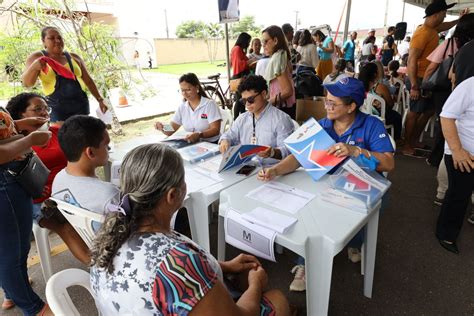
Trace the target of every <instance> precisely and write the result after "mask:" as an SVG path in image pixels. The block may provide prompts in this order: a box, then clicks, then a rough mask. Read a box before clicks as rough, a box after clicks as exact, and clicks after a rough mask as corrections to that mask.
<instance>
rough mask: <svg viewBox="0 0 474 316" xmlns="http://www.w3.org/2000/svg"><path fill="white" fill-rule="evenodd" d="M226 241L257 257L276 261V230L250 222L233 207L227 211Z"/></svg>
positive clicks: (225, 224)
mask: <svg viewBox="0 0 474 316" xmlns="http://www.w3.org/2000/svg"><path fill="white" fill-rule="evenodd" d="M224 230H225V241H226V242H227V243H228V244H231V245H232V246H234V247H236V248H239V249H241V250H244V251H247V252H249V253H251V254H253V255H255V256H257V257H260V258H264V259H267V260H271V261H273V262H275V261H276V260H275V252H274V246H273V245H274V243H275V237H276V232H274V231H272V230H270V229H267V228H265V227H262V226H260V225H255V224H252V223H249V222H248V221H246V220H244V219H242V216H241V215H240V214H239V213H238V212H236V211H235V210H233V209H229V210H228V211H227V214H226V217H225V223H224Z"/></svg>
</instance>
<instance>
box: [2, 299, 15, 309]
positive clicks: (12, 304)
mask: <svg viewBox="0 0 474 316" xmlns="http://www.w3.org/2000/svg"><path fill="white" fill-rule="evenodd" d="M13 307H15V302H13V301H12V300H9V299H8V298H5V299H3V303H2V309H3V310H8V309H12V308H13Z"/></svg>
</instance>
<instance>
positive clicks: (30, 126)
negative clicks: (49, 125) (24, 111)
mask: <svg viewBox="0 0 474 316" xmlns="http://www.w3.org/2000/svg"><path fill="white" fill-rule="evenodd" d="M46 122H48V119H46V118H44V117H39V116H38V117H28V118H24V119H21V120H16V121H15V123H16V126H17V128H18V132H20V131H27V132H28V133H31V132H33V131H36V130H37V129H38V128H40V127H41V126H43V125H44V124H45V123H46Z"/></svg>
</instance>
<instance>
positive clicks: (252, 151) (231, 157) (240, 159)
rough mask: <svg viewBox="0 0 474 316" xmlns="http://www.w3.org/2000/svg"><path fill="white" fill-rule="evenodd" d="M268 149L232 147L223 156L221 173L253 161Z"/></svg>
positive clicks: (245, 146) (246, 146)
mask: <svg viewBox="0 0 474 316" xmlns="http://www.w3.org/2000/svg"><path fill="white" fill-rule="evenodd" d="M266 149H268V146H260V145H237V146H233V147H231V148H230V149H229V150H228V151H227V152H225V153H224V154H223V155H222V162H221V165H220V166H219V172H221V171H225V170H228V169H230V168H233V167H235V166H239V165H241V164H244V163H246V162H248V161H249V160H251V159H252V157H254V156H255V155H256V154H257V153H259V152H261V151H264V150H266Z"/></svg>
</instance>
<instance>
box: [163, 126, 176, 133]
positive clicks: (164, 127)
mask: <svg viewBox="0 0 474 316" xmlns="http://www.w3.org/2000/svg"><path fill="white" fill-rule="evenodd" d="M163 131H164V132H174V128H173V126H172V125H171V124H163Z"/></svg>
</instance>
